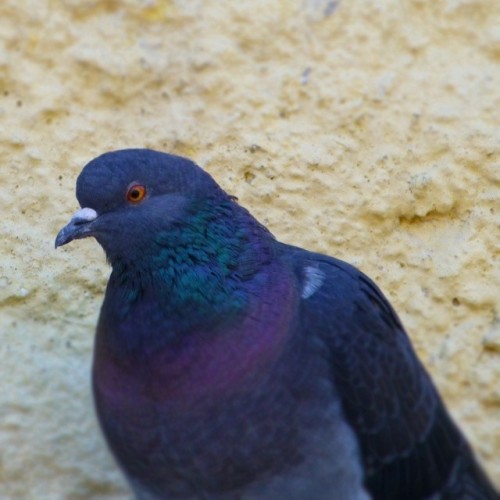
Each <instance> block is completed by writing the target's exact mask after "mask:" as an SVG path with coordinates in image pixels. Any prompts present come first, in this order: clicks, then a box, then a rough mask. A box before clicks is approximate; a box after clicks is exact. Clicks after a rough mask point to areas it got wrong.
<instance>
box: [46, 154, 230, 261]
mask: <svg viewBox="0 0 500 500" xmlns="http://www.w3.org/2000/svg"><path fill="white" fill-rule="evenodd" d="M76 196H77V198H78V201H79V203H80V206H81V207H82V208H81V209H80V210H78V211H77V212H76V213H75V214H74V215H73V217H72V218H71V220H70V222H69V223H68V224H67V225H66V226H65V227H64V228H63V229H62V230H61V231H60V232H59V234H58V235H57V238H56V247H59V246H62V245H65V244H66V243H69V242H70V241H72V240H75V239H79V238H86V237H88V236H94V237H95V238H96V239H97V241H98V242H99V243H100V244H101V245H102V247H103V248H104V250H105V251H106V253H107V255H108V257H111V258H112V256H113V255H114V254H115V255H118V256H121V255H120V254H126V253H133V250H134V248H140V247H143V248H144V247H147V246H148V245H150V244H151V239H152V238H153V237H157V235H158V233H159V232H160V233H161V231H163V230H168V228H169V226H170V225H172V224H174V223H175V222H176V221H179V220H182V219H183V217H184V216H185V213H186V211H188V210H190V211H193V205H194V204H195V203H201V202H203V200H208V199H217V198H220V199H222V198H226V199H227V198H228V197H227V195H226V194H225V193H224V191H222V189H221V188H220V187H219V186H218V185H217V184H216V182H215V181H214V180H213V179H212V178H211V177H210V175H209V174H207V173H206V172H205V171H203V170H202V169H201V168H200V167H198V166H197V165H196V164H195V163H193V162H192V161H190V160H188V159H186V158H182V157H179V156H174V155H170V154H166V153H160V152H157V151H152V150H149V149H125V150H120V151H114V152H110V153H105V154H103V155H101V156H99V157H98V158H96V159H94V160H92V161H91V162H90V163H88V164H87V165H86V166H85V167H84V169H83V170H82V172H81V174H80V176H79V177H78V180H77V186H76Z"/></svg>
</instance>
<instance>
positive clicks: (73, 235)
mask: <svg viewBox="0 0 500 500" xmlns="http://www.w3.org/2000/svg"><path fill="white" fill-rule="evenodd" d="M95 219H97V212H96V211H95V210H94V209H92V208H82V209H81V210H78V212H75V213H74V214H73V217H71V220H70V221H69V223H68V224H67V225H66V226H64V227H63V228H62V229H61V230H60V231H59V234H58V235H57V237H56V248H57V247H61V246H63V245H66V243H69V242H70V241H73V240H77V239H79V238H85V237H86V236H92V222H93V221H94V220H95Z"/></svg>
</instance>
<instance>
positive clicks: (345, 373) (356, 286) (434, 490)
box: [288, 247, 498, 500]
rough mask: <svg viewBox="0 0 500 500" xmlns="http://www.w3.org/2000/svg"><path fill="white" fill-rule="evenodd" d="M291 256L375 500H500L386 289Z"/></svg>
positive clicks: (317, 258) (335, 266)
mask: <svg viewBox="0 0 500 500" xmlns="http://www.w3.org/2000/svg"><path fill="white" fill-rule="evenodd" d="M288 252H291V253H292V254H293V255H294V256H293V257H292V260H293V262H294V268H295V271H296V273H297V277H298V282H299V283H300V287H301V296H302V299H301V310H300V321H301V328H302V329H303V331H304V333H305V334H307V335H318V336H320V337H322V339H323V341H324V342H325V343H326V344H327V346H328V349H327V351H328V352H329V355H330V358H331V359H330V364H331V374H332V379H333V381H334V384H335V386H336V390H337V391H338V394H339V396H340V398H341V401H342V406H343V409H344V412H345V416H346V420H347V421H348V422H349V424H350V425H351V427H352V428H353V429H354V430H355V432H356V434H357V436H358V440H359V445H360V452H361V456H362V461H363V465H364V470H365V485H366V488H367V490H368V491H369V492H370V493H371V494H372V496H373V498H374V499H384V500H390V499H405V500H412V499H415V500H416V499H421V498H450V499H451V498H453V499H465V498H467V499H494V498H498V496H497V495H496V493H495V492H494V490H493V488H492V486H491V485H490V484H489V483H488V480H487V479H486V477H485V475H484V473H483V472H482V471H481V469H480V467H479V466H478V465H477V463H476V461H475V459H474V457H473V455H472V452H471V450H470V448H469V446H468V444H467V442H466V440H465V439H464V437H463V436H462V434H461V433H460V431H459V430H458V428H457V427H456V425H455V424H454V422H453V421H452V420H451V418H450V416H449V415H448V412H447V411H446V408H445V407H444V404H443V402H442V401H441V398H440V396H439V394H438V393H437V391H436V388H435V387H434V385H433V383H432V381H431V379H430V377H429V375H428V374H427V372H426V370H425V369H424V367H423V366H422V364H421V363H420V361H419V360H418V359H417V357H416V355H415V352H414V350H413V348H412V346H411V343H410V341H409V339H408V337H407V335H406V333H405V331H404V329H403V326H402V325H401V322H400V320H399V319H398V317H397V315H396V313H395V312H394V310H393V309H392V307H391V306H390V304H389V303H388V301H387V299H385V297H384V296H383V295H382V293H381V291H380V290H379V289H378V288H377V286H376V285H375V284H374V283H373V282H372V281H371V280H370V279H369V278H367V277H366V276H365V275H363V274H362V273H361V272H360V271H358V270H357V269H355V268H353V267H352V266H349V265H348V264H346V263H344V262H341V261H338V260H336V259H332V258H329V257H326V256H322V255H318V254H311V253H308V252H305V251H300V250H298V249H297V250H295V251H294V250H291V249H290V247H288ZM435 495H437V496H435Z"/></svg>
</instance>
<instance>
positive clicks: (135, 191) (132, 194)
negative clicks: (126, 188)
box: [130, 189, 141, 200]
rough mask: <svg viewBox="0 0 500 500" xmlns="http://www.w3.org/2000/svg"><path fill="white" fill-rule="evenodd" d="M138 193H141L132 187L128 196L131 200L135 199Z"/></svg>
mask: <svg viewBox="0 0 500 500" xmlns="http://www.w3.org/2000/svg"><path fill="white" fill-rule="evenodd" d="M140 195H141V193H140V191H139V190H138V189H132V191H131V192H130V197H131V198H132V199H133V200H136V199H137V198H139V196H140Z"/></svg>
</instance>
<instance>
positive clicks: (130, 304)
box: [107, 199, 275, 334]
mask: <svg viewBox="0 0 500 500" xmlns="http://www.w3.org/2000/svg"><path fill="white" fill-rule="evenodd" d="M274 243H275V240H274V238H273V236H272V235H271V234H270V233H269V232H268V231H267V229H265V228H264V227H263V226H261V225H260V224H259V223H258V222H257V221H256V220H255V219H254V218H253V217H252V216H251V215H250V214H249V213H248V212H247V211H246V210H245V209H243V208H242V207H240V206H239V205H237V204H236V203H235V202H234V201H232V200H230V199H226V200H222V201H221V200H218V201H217V203H211V204H209V203H207V204H205V205H200V206H193V207H192V208H191V209H190V211H189V212H188V214H187V216H186V217H185V218H183V220H182V221H179V223H178V224H174V225H172V226H171V227H169V229H168V230H165V231H160V232H158V234H156V235H155V237H154V241H153V242H152V243H151V244H150V245H149V247H148V250H147V251H145V252H144V254H143V255H141V258H140V259H135V260H133V261H125V260H120V259H117V260H116V261H115V262H113V263H112V264H113V272H112V275H111V279H110V284H109V286H108V291H107V299H108V300H111V301H112V302H113V303H114V304H115V305H118V307H114V309H115V310H117V311H120V314H121V315H122V317H123V316H127V317H128V320H130V316H131V315H134V316H136V317H137V316H138V315H139V316H141V318H142V321H143V322H146V323H148V322H151V323H154V322H155V321H158V322H161V324H162V326H163V328H162V329H163V330H165V325H171V328H170V330H171V332H172V334H175V333H177V334H182V332H183V331H189V330H194V329H196V328H197V327H198V326H199V325H203V326H204V327H206V326H207V325H209V324H210V323H211V322H218V321H221V318H223V319H224V320H230V319H231V318H236V317H237V316H238V315H239V314H241V313H242V312H244V311H245V308H246V306H247V304H248V300H249V294H251V293H255V292H256V290H255V288H258V282H259V279H258V277H257V276H256V275H257V274H258V273H259V272H260V271H261V270H262V269H263V268H264V267H265V266H266V265H267V264H268V263H269V262H270V260H271V259H272V252H273V248H274ZM117 319H118V320H120V319H124V318H117ZM128 322H129V323H130V321H128ZM144 326H145V327H146V328H147V327H148V325H147V324H146V325H144ZM149 327H150V328H151V329H154V327H155V325H154V324H150V325H149ZM167 329H169V328H167Z"/></svg>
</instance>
